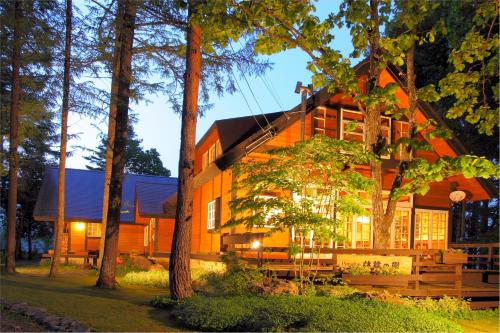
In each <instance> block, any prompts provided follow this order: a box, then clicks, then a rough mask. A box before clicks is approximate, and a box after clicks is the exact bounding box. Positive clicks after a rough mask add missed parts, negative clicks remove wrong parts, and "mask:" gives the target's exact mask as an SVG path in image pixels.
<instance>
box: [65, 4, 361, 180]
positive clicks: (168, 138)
mask: <svg viewBox="0 0 500 333" xmlns="http://www.w3.org/2000/svg"><path fill="white" fill-rule="evenodd" d="M317 8H318V11H317V14H318V16H319V17H325V16H326V15H328V14H329V13H330V12H332V11H333V12H335V11H336V10H337V9H338V2H337V1H320V4H319V5H318V6H317ZM333 46H334V48H335V49H337V50H340V51H341V52H342V53H343V54H344V56H348V54H349V53H350V52H351V51H352V46H351V42H350V36H349V32H348V31H347V30H342V31H340V32H337V33H336V34H335V40H334V42H333ZM269 59H270V61H271V62H272V63H273V68H272V69H271V70H270V71H268V72H267V73H266V75H265V77H264V80H266V82H271V84H272V86H273V87H274V88H275V89H276V92H277V93H276V95H277V96H278V100H279V102H280V104H281V106H282V107H283V108H284V110H289V109H291V108H292V107H294V106H295V105H297V104H299V103H300V95H298V94H295V93H294V89H295V85H296V83H297V81H302V83H303V84H304V85H307V84H309V83H310V82H311V75H310V73H309V72H308V71H307V70H306V64H307V61H308V60H309V58H308V57H307V55H306V54H305V53H303V52H302V51H299V50H290V51H285V52H281V53H279V54H276V55H273V56H271V57H269ZM236 76H237V77H239V75H238V74H236ZM247 78H248V81H249V83H250V86H251V87H252V90H253V92H254V94H255V95H256V97H257V99H258V101H259V104H260V107H261V108H262V110H263V112H265V113H269V112H277V111H282V108H281V107H280V105H279V104H278V103H277V102H276V101H275V99H274V98H273V96H272V95H271V93H270V92H269V90H268V89H267V88H266V86H265V84H264V83H263V79H262V78H260V77H247ZM239 83H240V86H241V88H242V90H243V94H244V95H245V96H246V98H247V100H248V101H249V103H250V106H251V109H252V112H253V113H254V114H256V115H257V114H260V113H261V111H260V109H259V107H258V106H257V104H256V103H255V101H254V100H253V97H252V95H251V93H250V91H249V89H248V87H247V85H246V82H245V81H244V80H243V79H240V80H239ZM98 84H99V85H100V86H102V87H110V83H109V82H108V81H104V80H101V81H100V82H99V83H98ZM316 88H318V87H315V89H316ZM147 99H149V100H150V101H151V103H148V104H146V103H144V102H141V103H140V104H132V105H131V107H132V109H133V111H134V113H136V114H137V117H138V123H137V124H136V125H135V131H136V133H137V136H138V137H139V138H140V139H142V140H143V146H144V147H145V148H146V149H147V148H156V149H157V150H158V152H159V153H160V155H161V160H162V162H163V165H164V166H165V167H166V168H168V169H169V170H170V171H171V172H172V176H177V167H178V166H177V163H178V158H179V144H180V132H181V119H180V115H179V114H176V113H174V112H173V111H172V109H171V108H170V106H169V104H168V102H167V98H166V96H163V95H156V96H155V95H150V96H147ZM211 102H212V103H213V108H212V109H211V110H209V111H208V112H207V114H206V115H205V116H204V117H203V118H199V120H198V126H197V140H199V139H200V138H201V137H202V136H203V134H204V133H205V132H206V131H207V130H208V128H209V127H210V126H211V125H212V123H213V122H214V121H215V120H218V119H225V118H233V117H240V116H247V115H251V113H250V111H249V109H248V107H247V105H246V104H245V101H244V98H243V96H242V94H241V92H239V91H237V92H235V93H234V94H233V95H228V94H226V95H224V96H222V97H221V98H218V97H217V96H216V94H215V93H214V94H213V96H211ZM106 121H107V119H106ZM68 124H69V134H70V135H72V134H79V138H74V139H72V140H70V142H69V151H71V152H72V153H73V155H72V156H70V157H69V158H68V160H67V167H68V168H77V169H84V168H85V165H86V162H87V161H86V160H85V159H84V158H83V156H86V155H89V154H90V153H89V152H86V151H82V149H79V148H77V147H79V146H83V147H85V148H88V149H94V148H95V147H96V146H97V145H98V143H99V130H98V129H97V128H96V127H98V128H100V129H101V131H103V132H104V133H106V132H107V124H106V123H105V122H104V120H99V119H98V120H94V119H89V118H84V117H80V116H79V115H77V114H75V113H71V114H70V116H69V122H68Z"/></svg>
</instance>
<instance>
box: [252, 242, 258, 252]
mask: <svg viewBox="0 0 500 333" xmlns="http://www.w3.org/2000/svg"><path fill="white" fill-rule="evenodd" d="M259 247H260V241H258V240H254V241H253V242H252V249H254V250H256V249H258V248H259Z"/></svg>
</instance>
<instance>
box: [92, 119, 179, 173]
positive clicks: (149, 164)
mask: <svg viewBox="0 0 500 333" xmlns="http://www.w3.org/2000/svg"><path fill="white" fill-rule="evenodd" d="M106 142H107V141H106V137H105V135H104V134H102V135H101V143H100V144H99V146H98V147H97V148H96V149H95V150H92V155H88V156H85V157H84V158H85V159H86V160H87V161H88V162H89V163H90V164H89V165H87V168H88V169H90V170H104V167H105V166H106ZM125 172H128V173H133V174H138V175H152V176H165V177H170V170H168V169H167V168H165V167H164V166H163V162H162V161H161V159H160V153H158V151H157V150H156V149H155V148H150V149H144V148H143V147H142V139H139V138H138V137H137V134H136V133H135V130H134V127H133V125H131V124H129V126H128V139H127V147H126V152H125Z"/></svg>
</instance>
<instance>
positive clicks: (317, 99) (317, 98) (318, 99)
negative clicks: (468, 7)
mask: <svg viewBox="0 0 500 333" xmlns="http://www.w3.org/2000/svg"><path fill="white" fill-rule="evenodd" d="M368 69H369V61H368V60H364V61H361V62H360V63H358V64H357V65H356V66H355V67H354V70H355V71H356V75H357V76H358V77H359V76H361V75H363V74H366V73H367V71H368ZM386 69H387V71H388V73H389V74H390V75H391V77H392V78H393V79H394V81H395V82H396V83H397V84H398V85H399V86H400V88H401V89H402V90H403V92H404V93H405V94H406V95H408V92H407V90H406V76H405V75H404V73H403V71H402V70H401V69H400V68H399V67H397V66H396V65H393V64H389V65H388V66H387V67H386ZM337 92H340V91H337ZM331 96H333V94H331V93H329V92H328V90H327V88H326V87H325V88H322V89H321V90H319V91H318V92H316V93H314V94H313V95H312V96H310V97H309V98H308V99H307V101H306V113H308V112H310V111H311V110H313V109H314V108H316V107H318V106H321V105H323V104H325V103H326V102H327V100H328V99H329V98H330V97H331ZM417 108H418V109H419V110H420V111H421V112H422V114H423V115H424V116H425V117H426V118H427V119H433V120H435V121H436V122H437V123H438V124H439V125H440V126H442V127H444V128H448V126H447V125H446V123H445V122H444V120H443V119H442V118H441V117H440V116H439V114H438V112H437V111H436V110H435V109H434V108H433V107H432V106H431V105H430V104H429V103H427V102H424V101H421V100H418V101H417ZM300 111H301V104H298V105H296V106H295V107H294V108H292V109H291V110H289V111H287V112H281V113H273V114H272V115H276V114H281V115H280V116H278V117H276V118H275V119H274V120H273V121H271V124H270V126H268V132H269V133H268V134H264V133H263V132H262V131H260V130H259V127H257V126H254V127H253V131H250V130H249V131H247V132H245V133H237V132H236V131H235V132H236V133H234V132H233V133H232V135H233V136H236V135H237V134H239V137H238V138H235V139H233V141H234V142H235V144H234V145H232V146H231V147H229V149H228V150H227V151H226V150H225V149H223V155H222V156H220V157H219V158H218V159H217V160H216V161H215V164H216V165H217V167H218V168H219V169H220V170H224V169H226V168H228V167H230V166H231V165H232V164H234V163H235V162H236V161H238V160H239V159H241V158H242V157H243V156H245V155H246V154H248V153H249V147H251V146H252V145H253V144H257V145H258V144H259V142H262V143H263V142H265V141H267V139H269V138H267V139H266V138H265V136H266V135H268V136H269V135H273V136H274V135H276V134H277V133H279V132H281V131H283V130H285V129H286V128H287V127H288V126H290V125H291V124H292V123H294V122H295V121H297V120H298V119H299V118H300ZM266 115H267V114H266ZM247 118H248V121H253V122H254V123H255V120H254V119H252V117H247ZM219 137H220V140H221V143H222V140H223V138H222V134H221V133H220V132H219ZM443 141H444V142H445V143H446V144H448V145H449V147H450V148H451V149H452V150H453V151H454V153H455V154H456V155H465V154H468V150H467V149H466V148H465V146H464V144H463V143H462V142H461V141H460V140H459V139H458V138H457V137H455V136H454V135H453V136H452V138H451V139H447V140H443ZM476 179H477V181H478V182H479V183H480V185H481V186H482V187H483V188H484V190H485V191H486V192H487V193H488V195H489V196H490V197H497V195H498V193H497V190H496V188H495V186H494V185H493V184H492V183H491V181H488V180H486V179H482V178H476Z"/></svg>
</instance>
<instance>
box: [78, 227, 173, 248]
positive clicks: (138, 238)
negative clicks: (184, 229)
mask: <svg viewBox="0 0 500 333" xmlns="http://www.w3.org/2000/svg"><path fill="white" fill-rule="evenodd" d="M82 224H83V228H81V225H82ZM69 229H70V230H69V231H70V234H69V235H70V236H69V237H70V252H82V251H97V250H99V241H100V238H98V237H87V223H85V222H70V223H69ZM143 237H144V226H143V225H135V224H124V223H122V224H120V227H119V233H118V250H119V251H120V252H121V253H131V252H134V253H144V238H143ZM170 243H171V240H170Z"/></svg>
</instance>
